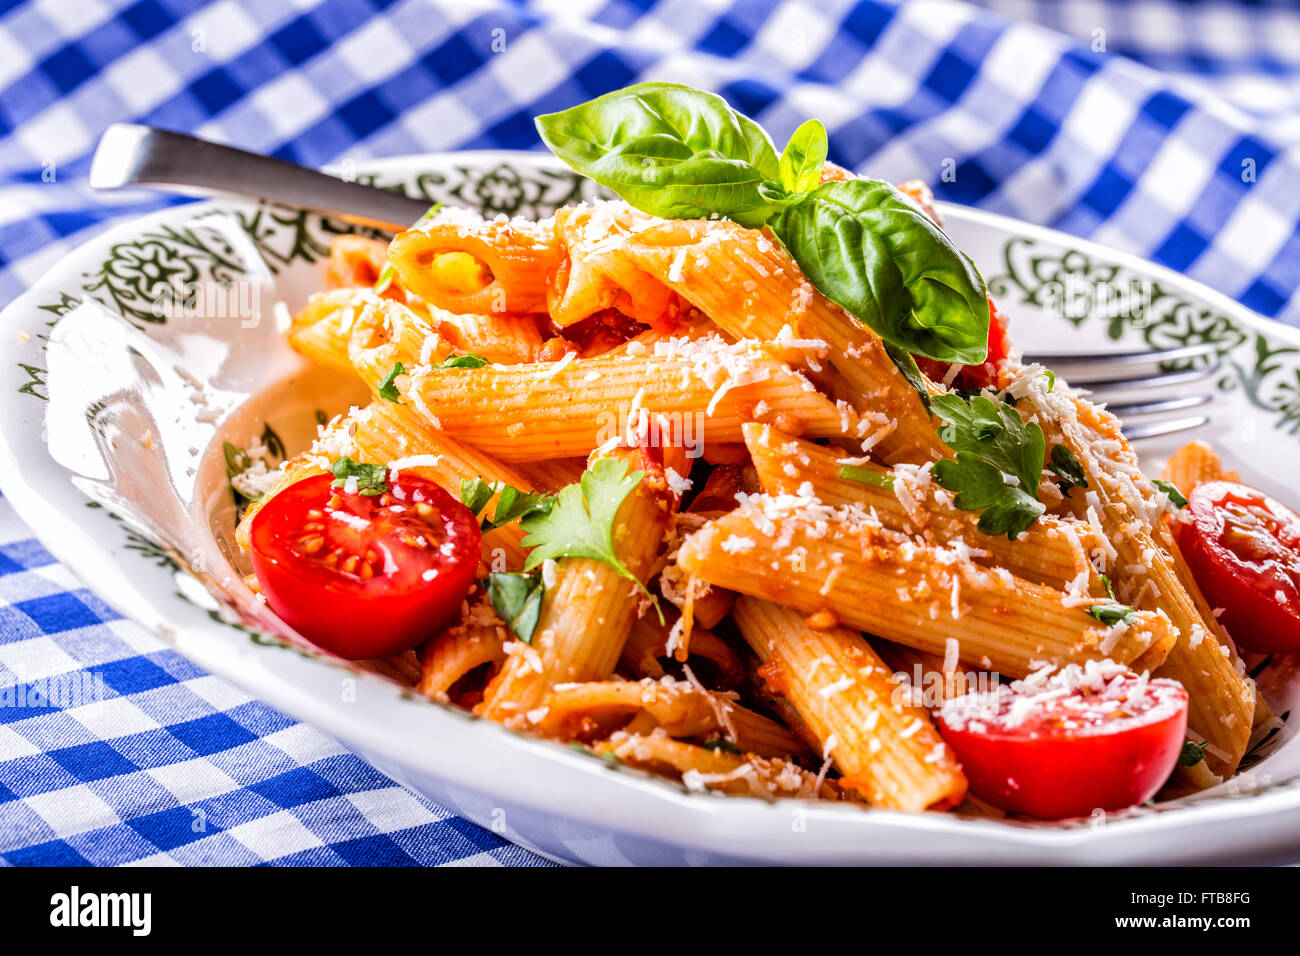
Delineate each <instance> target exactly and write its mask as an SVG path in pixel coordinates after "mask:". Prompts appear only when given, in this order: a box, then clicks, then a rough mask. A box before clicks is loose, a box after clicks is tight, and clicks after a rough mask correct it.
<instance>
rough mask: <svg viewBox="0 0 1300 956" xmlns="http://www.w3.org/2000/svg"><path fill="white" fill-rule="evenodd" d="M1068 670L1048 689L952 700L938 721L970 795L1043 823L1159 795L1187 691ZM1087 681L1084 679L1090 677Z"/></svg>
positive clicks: (1179, 734)
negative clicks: (1041, 820)
mask: <svg viewBox="0 0 1300 956" xmlns="http://www.w3.org/2000/svg"><path fill="white" fill-rule="evenodd" d="M1107 666H1108V665H1107V664H1104V663H1103V664H1091V665H1089V667H1088V668H1087V669H1084V668H1079V667H1078V666H1077V665H1071V667H1068V668H1066V669H1065V670H1064V671H1062V672H1061V673H1060V674H1058V675H1054V676H1053V677H1051V678H1049V679H1048V680H1047V681H1046V683H1045V684H1042V685H1039V686H1036V687H1033V688H1032V689H1026V688H1025V685H1026V684H1028V683H1030V682H1031V681H1032V680H1033V679H1032V678H1029V679H1027V680H1026V681H1017V682H1016V683H1014V684H1012V685H1011V688H1000V689H999V690H997V691H993V692H990V693H985V694H977V695H968V696H967V697H958V698H955V699H954V700H952V701H949V702H948V703H947V704H945V705H944V708H943V710H941V711H940V712H939V732H940V733H941V734H942V735H943V739H944V741H945V742H947V744H948V746H950V747H952V749H953V752H954V753H956V755H957V759H958V760H959V761H961V764H962V769H963V770H964V771H965V772H966V777H967V779H968V780H969V781H970V789H971V792H972V793H974V794H975V795H976V796H977V797H979V798H980V799H982V800H985V801H987V802H988V803H991V804H993V806H995V807H998V808H1000V809H1002V810H1006V811H1009V812H1012V813H1027V814H1029V815H1031V816H1035V817H1039V818H1041V819H1044V820H1060V819H1064V818H1067V817H1081V816H1087V815H1089V814H1091V813H1092V812H1093V811H1094V810H1096V809H1101V810H1119V809H1122V808H1124V807H1129V806H1133V805H1134V804H1137V803H1141V802H1142V801H1144V800H1147V799H1149V798H1151V797H1152V796H1154V795H1155V793H1156V791H1157V790H1159V789H1160V786H1161V784H1163V783H1164V782H1165V780H1166V779H1168V777H1169V774H1170V773H1171V772H1172V771H1173V769H1174V765H1175V764H1176V763H1177V761H1178V754H1179V753H1180V752H1181V750H1182V746H1183V736H1184V734H1185V733H1186V731H1187V692H1186V691H1185V690H1183V688H1182V687H1181V686H1179V685H1178V684H1177V683H1175V682H1174V681H1169V680H1151V681H1148V680H1145V679H1142V678H1138V677H1135V676H1133V675H1132V674H1130V673H1126V672H1125V671H1124V670H1123V668H1122V667H1119V665H1109V666H1111V667H1113V668H1114V670H1113V671H1107V670H1106V669H1105V668H1106V667H1107ZM1089 675H1090V676H1089Z"/></svg>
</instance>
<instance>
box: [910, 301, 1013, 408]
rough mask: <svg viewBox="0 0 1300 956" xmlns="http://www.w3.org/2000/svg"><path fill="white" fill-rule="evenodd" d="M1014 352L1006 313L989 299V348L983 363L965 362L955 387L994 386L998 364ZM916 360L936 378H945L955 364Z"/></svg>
mask: <svg viewBox="0 0 1300 956" xmlns="http://www.w3.org/2000/svg"><path fill="white" fill-rule="evenodd" d="M1010 354H1011V337H1010V336H1009V335H1008V334H1007V317H1006V316H1005V315H1003V314H1002V313H1001V312H999V311H998V307H997V306H996V305H994V304H993V299H992V298H990V299H989V350H988V355H987V356H985V358H984V364H983V365H963V366H962V367H961V371H959V372H958V373H957V377H956V378H955V379H954V380H953V382H952V385H953V387H954V388H994V387H995V386H996V385H997V382H998V367H999V366H1000V365H1001V364H1002V363H1003V362H1004V361H1005V360H1006V358H1007V356H1009V355H1010ZM916 364H917V365H919V366H920V367H921V371H923V372H925V374H926V375H928V376H930V378H931V379H932V380H933V381H936V382H942V381H943V380H944V379H945V378H946V377H947V376H948V370H949V369H950V368H951V367H952V366H950V365H949V364H947V363H946V362H936V361H935V360H934V359H928V358H917V360H916Z"/></svg>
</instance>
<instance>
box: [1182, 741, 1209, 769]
mask: <svg viewBox="0 0 1300 956" xmlns="http://www.w3.org/2000/svg"><path fill="white" fill-rule="evenodd" d="M1204 759H1205V745H1204V744H1198V743H1195V742H1194V741H1191V740H1184V741H1183V749H1182V751H1181V752H1180V753H1179V754H1178V766H1180V767H1195V766H1196V765H1197V764H1198V763H1200V762H1201V761H1202V760H1204Z"/></svg>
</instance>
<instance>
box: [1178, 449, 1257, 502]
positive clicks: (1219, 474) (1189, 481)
mask: <svg viewBox="0 0 1300 956" xmlns="http://www.w3.org/2000/svg"><path fill="white" fill-rule="evenodd" d="M1160 477H1161V478H1163V479H1164V480H1165V481H1168V482H1170V483H1171V484H1173V485H1174V486H1175V487H1176V488H1178V490H1180V491H1181V492H1182V493H1183V494H1185V495H1189V494H1191V493H1192V489H1193V488H1195V487H1196V486H1197V485H1199V484H1201V483H1202V482H1204V481H1215V480H1218V479H1220V478H1222V479H1225V480H1227V481H1241V475H1239V474H1237V472H1236V471H1227V470H1225V469H1224V467H1223V462H1222V461H1221V460H1220V459H1219V456H1218V455H1217V454H1215V451H1214V449H1213V448H1211V447H1210V446H1209V445H1207V444H1206V443H1205V442H1203V441H1194V442H1189V443H1187V444H1186V445H1183V446H1182V447H1181V448H1179V449H1178V450H1177V451H1176V452H1174V453H1173V454H1172V455H1170V456H1169V460H1168V461H1167V462H1165V467H1164V471H1162V472H1161V473H1160Z"/></svg>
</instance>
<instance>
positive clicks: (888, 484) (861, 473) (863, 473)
mask: <svg viewBox="0 0 1300 956" xmlns="http://www.w3.org/2000/svg"><path fill="white" fill-rule="evenodd" d="M840 477H841V478H845V479H847V480H849V481H859V482H861V483H862V484H864V485H871V486H872V487H873V488H883V489H884V490H886V491H889V490H891V489H893V487H894V476H893V475H886V474H881V473H880V472H878V471H872V470H871V469H870V468H863V467H861V466H860V465H840Z"/></svg>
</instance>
